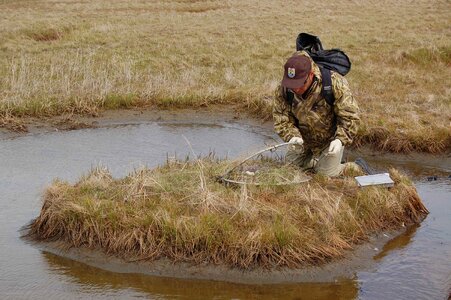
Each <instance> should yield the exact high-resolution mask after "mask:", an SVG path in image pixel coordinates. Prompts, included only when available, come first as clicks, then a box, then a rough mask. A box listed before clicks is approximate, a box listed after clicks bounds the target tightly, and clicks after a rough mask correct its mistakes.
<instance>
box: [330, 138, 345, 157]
mask: <svg viewBox="0 0 451 300" xmlns="http://www.w3.org/2000/svg"><path fill="white" fill-rule="evenodd" d="M341 148H343V144H342V143H341V141H340V140H339V139H335V140H333V141H332V142H330V146H329V152H328V153H327V155H336V154H338V153H339V152H340V151H341Z"/></svg>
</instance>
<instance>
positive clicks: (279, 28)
mask: <svg viewBox="0 0 451 300" xmlns="http://www.w3.org/2000/svg"><path fill="white" fill-rule="evenodd" d="M306 15H307V16H308V17H305V16H306ZM450 19H451V10H450V9H449V3H448V2H447V1H438V0H433V1H416V2H415V3H412V1H410V0H399V1H398V0H397V1H395V0H389V1H386V2H384V5H381V4H380V2H378V1H371V0H362V1H358V2H355V1H344V0H338V1H333V2H330V1H328V2H324V3H315V4H314V5H312V3H311V2H310V1H305V0H302V1H279V2H277V3H275V2H274V1H268V0H263V1H249V0H246V1H238V0H231V1H226V2H224V1H220V0H211V1H189V0H183V1H180V0H167V1H161V0H156V1H107V0H99V1H85V2H81V1H64V0H63V1H58V2H55V1H53V0H42V1H38V2H36V1H11V0H4V1H0V127H7V128H11V129H14V130H26V122H27V120H28V119H30V117H39V118H41V117H47V116H60V115H64V114H69V115H72V114H88V115H97V114H98V113H99V112H101V111H102V110H106V109H118V108H128V107H139V108H151V109H154V108H156V107H158V108H165V109H175V108H181V107H183V108H190V107H192V108H198V107H206V106H212V105H217V104H224V105H234V109H235V108H238V110H240V111H246V112H248V111H250V112H253V113H254V115H255V116H256V117H257V118H263V119H270V118H271V103H272V99H273V94H274V89H275V88H276V86H277V84H278V83H279V81H280V79H281V77H282V72H283V68H282V66H283V63H284V62H285V60H286V58H287V57H289V56H290V54H291V53H292V52H293V51H294V49H295V38H296V36H297V34H298V33H299V32H301V31H303V32H310V33H313V34H316V35H318V36H320V38H321V39H322V41H323V44H324V46H325V47H326V48H337V47H338V48H341V49H343V50H344V51H346V53H347V54H348V55H349V57H350V58H351V61H352V63H353V65H352V70H351V72H350V73H349V75H347V78H348V81H349V82H350V86H351V89H352V91H353V93H354V95H355V97H356V99H357V100H358V102H359V105H360V108H361V111H362V113H361V115H362V119H363V121H364V126H363V127H362V128H361V130H360V131H359V133H358V137H357V139H356V142H357V143H356V144H357V145H371V146H373V147H374V148H375V149H378V150H384V151H391V152H399V153H407V152H411V151H418V152H428V153H447V152H449V151H450V149H451V131H450V130H449V123H450V118H449V116H450V115H451V113H450V111H451V101H450V88H449V87H450V86H451V82H450V80H451V68H450V67H449V66H450V64H451V47H450V43H449V41H450V30H449V20H450Z"/></svg>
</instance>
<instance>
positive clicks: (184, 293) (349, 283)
mask: <svg viewBox="0 0 451 300" xmlns="http://www.w3.org/2000/svg"><path fill="white" fill-rule="evenodd" d="M42 256H43V258H44V260H45V261H46V263H47V264H48V269H49V270H50V271H51V272H54V273H57V274H56V275H59V277H60V278H65V279H66V280H67V281H69V282H71V283H75V284H77V285H78V286H79V288H80V289H81V291H80V292H86V291H83V289H89V292H90V294H91V295H92V294H93V293H94V294H95V293H99V294H104V293H108V294H110V295H111V294H112V293H113V294H114V292H115V291H116V292H118V293H121V292H122V291H123V290H124V289H133V290H134V292H138V293H139V294H140V295H141V296H145V297H152V298H157V299H174V298H177V299H356V298H357V295H358V283H357V281H356V280H355V279H342V280H338V281H336V282H334V283H298V284H277V285H248V284H237V283H227V282H220V281H205V280H203V281H202V280H184V279H173V278H164V277H154V276H147V275H140V274H128V273H114V272H109V271H105V270H102V269H98V268H95V267H91V266H88V265H86V264H83V263H80V262H77V261H74V260H71V259H67V258H64V257H60V256H57V255H54V254H52V253H49V252H45V251H42ZM61 275H64V276H61ZM92 296H94V295H92Z"/></svg>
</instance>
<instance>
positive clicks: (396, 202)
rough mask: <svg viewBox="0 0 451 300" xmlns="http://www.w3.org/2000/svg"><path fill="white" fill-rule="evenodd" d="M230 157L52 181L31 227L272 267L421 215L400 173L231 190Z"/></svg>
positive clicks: (173, 254)
mask: <svg viewBox="0 0 451 300" xmlns="http://www.w3.org/2000/svg"><path fill="white" fill-rule="evenodd" d="M227 168H229V163H228V162H224V161H223V162H214V161H211V160H207V159H204V160H198V161H196V162H172V163H169V164H167V165H165V166H162V167H159V168H156V169H153V170H149V169H140V170H137V171H135V172H134V173H132V174H130V175H129V176H127V177H126V178H124V179H118V180H116V179H113V178H112V177H111V175H110V174H109V172H108V170H107V169H105V168H100V167H99V168H97V169H94V170H92V171H91V172H90V173H89V174H88V175H86V176H84V177H83V178H81V180H80V181H79V182H78V183H76V184H75V185H70V184H68V183H66V182H61V181H58V180H56V181H55V182H54V183H53V184H52V185H51V186H50V187H48V188H47V190H46V192H45V195H44V204H43V207H42V211H41V213H40V215H39V217H38V218H36V219H35V220H34V221H33V222H32V223H31V225H30V232H29V234H30V235H31V236H33V237H34V238H36V239H38V240H59V241H62V242H63V243H64V244H65V245H66V246H67V247H88V248H92V249H100V250H102V251H104V252H105V253H107V254H111V255H116V256H119V257H122V258H125V259H127V260H149V261H151V260H155V259H158V258H162V257H167V258H169V259H171V260H173V261H187V262H192V263H206V262H208V263H213V264H226V265H229V266H232V267H239V268H252V267H256V266H261V267H267V268H272V267H276V266H287V267H300V266H303V265H312V264H313V265H317V264H321V263H324V262H327V261H329V260H331V259H333V258H336V257H340V256H342V255H343V253H344V251H345V250H347V249H352V248H353V246H354V245H355V244H357V243H359V242H362V241H364V240H366V239H367V238H368V237H369V236H370V235H372V234H375V233H378V232H380V231H382V230H389V229H398V228H400V227H401V226H403V225H404V224H405V225H408V224H410V223H414V222H420V221H421V220H422V218H423V217H424V216H425V215H426V214H427V209H426V208H425V207H424V206H423V204H422V202H421V200H420V199H419V197H418V194H417V192H416V190H415V187H414V186H413V185H412V184H411V183H410V182H409V181H408V179H407V178H406V177H404V176H402V175H401V174H399V172H398V171H396V170H391V171H390V173H391V176H392V178H393V179H394V181H395V182H396V183H395V186H394V187H392V188H390V189H387V188H383V187H369V188H364V189H360V188H358V187H357V185H356V183H355V181H354V179H353V178H345V179H334V180H332V179H328V178H325V177H321V176H316V177H315V178H314V180H313V181H311V182H309V183H307V184H301V185H292V186H283V187H280V186H279V187H277V186H260V187H255V186H242V187H240V188H226V187H225V186H224V185H222V184H220V183H218V182H217V181H215V179H214V178H215V177H216V176H215V175H218V174H222V173H223V172H224V170H226V169H227Z"/></svg>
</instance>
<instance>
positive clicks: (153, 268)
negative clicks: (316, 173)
mask: <svg viewBox="0 0 451 300" xmlns="http://www.w3.org/2000/svg"><path fill="white" fill-rule="evenodd" d="M416 226H418V225H411V226H409V227H406V228H404V229H403V230H399V231H390V232H384V233H381V234H378V235H374V236H372V237H371V238H370V239H369V241H367V242H365V243H362V244H361V245H358V246H357V247H356V248H355V249H353V250H352V251H347V252H346V254H345V256H344V257H343V258H340V259H335V260H332V261H330V262H328V263H326V264H323V265H321V266H307V267H304V268H300V269H290V268H277V269H275V270H268V269H265V268H253V269H250V270H241V269H238V268H230V267H228V266H224V265H212V264H201V265H195V264H190V263H184V262H173V261H171V260H169V259H159V260H156V261H153V262H147V261H127V260H124V259H120V258H117V257H113V256H109V255H106V254H105V253H103V252H102V251H100V250H92V249H88V248H84V247H82V248H70V249H67V248H65V246H64V244H62V243H60V242H37V241H34V240H33V239H30V238H28V237H23V239H24V240H25V241H27V243H29V244H30V245H33V246H34V247H37V248H38V249H41V250H42V251H45V252H49V253H52V254H55V255H59V256H63V257H66V258H69V259H72V260H75V261H78V262H82V263H85V264H87V265H90V266H92V267H96V268H100V269H103V270H107V271H111V272H117V273H139V274H145V275H151V276H161V277H171V278H180V279H196V280H214V281H226V282H233V283H243V284H281V283H299V282H309V283H319V282H334V281H337V280H340V279H342V278H349V277H353V276H354V274H355V273H356V272H361V271H366V272H370V271H371V270H374V268H375V266H376V263H375V261H374V260H373V258H374V257H377V256H382V255H384V251H383V248H384V245H386V244H387V243H389V242H390V241H393V240H396V239H398V238H399V236H401V235H402V234H403V233H405V232H406V231H408V230H409V228H414V227H416ZM22 234H23V235H26V231H23V233H22Z"/></svg>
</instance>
